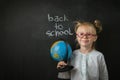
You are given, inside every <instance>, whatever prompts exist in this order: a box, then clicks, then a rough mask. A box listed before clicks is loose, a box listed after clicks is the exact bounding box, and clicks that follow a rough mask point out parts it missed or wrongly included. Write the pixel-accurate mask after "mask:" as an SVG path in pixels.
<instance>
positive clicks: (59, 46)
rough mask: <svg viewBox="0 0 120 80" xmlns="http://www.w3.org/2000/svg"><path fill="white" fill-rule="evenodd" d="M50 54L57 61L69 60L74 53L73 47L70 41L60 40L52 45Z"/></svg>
mask: <svg viewBox="0 0 120 80" xmlns="http://www.w3.org/2000/svg"><path fill="white" fill-rule="evenodd" d="M50 55H51V57H52V58H53V59H54V60H55V61H62V60H65V61H67V60H68V59H70V57H71V55H72V48H71V46H70V44H69V43H67V42H65V41H63V40H58V41H55V42H54V43H53V44H52V46H51V47H50Z"/></svg>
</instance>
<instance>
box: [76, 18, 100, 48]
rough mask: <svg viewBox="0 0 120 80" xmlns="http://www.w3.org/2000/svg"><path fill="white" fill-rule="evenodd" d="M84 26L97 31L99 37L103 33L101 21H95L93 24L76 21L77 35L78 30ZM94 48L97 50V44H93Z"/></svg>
mask: <svg viewBox="0 0 120 80" xmlns="http://www.w3.org/2000/svg"><path fill="white" fill-rule="evenodd" d="M82 25H88V26H90V27H93V28H94V29H95V31H96V35H97V36H98V35H99V33H100V32H101V31H102V24H101V22H100V20H95V21H94V22H93V23H92V22H86V21H75V22H74V26H75V28H74V31H75V33H76V31H77V29H78V28H79V27H80V26H82ZM75 41H77V40H75ZM78 46H79V44H78V42H77V44H76V47H78ZM92 48H95V42H94V43H93V46H92Z"/></svg>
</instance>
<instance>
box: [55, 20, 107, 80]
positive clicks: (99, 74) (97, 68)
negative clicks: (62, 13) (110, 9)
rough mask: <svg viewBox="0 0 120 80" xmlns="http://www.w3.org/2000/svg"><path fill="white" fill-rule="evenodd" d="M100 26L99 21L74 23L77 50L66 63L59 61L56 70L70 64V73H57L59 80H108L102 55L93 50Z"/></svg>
mask: <svg viewBox="0 0 120 80" xmlns="http://www.w3.org/2000/svg"><path fill="white" fill-rule="evenodd" d="M101 30H102V26H101V24H100V21H99V20H95V21H94V23H90V22H81V21H76V24H75V33H76V41H77V42H78V45H79V47H80V48H79V49H76V50H74V51H73V54H72V57H71V59H70V60H69V61H68V63H65V62H64V61H60V62H58V64H57V68H60V67H61V66H64V65H67V64H70V65H72V66H74V68H73V69H72V70H70V71H66V72H59V73H58V78H59V79H61V80H67V79H68V80H108V71H107V67H106V63H105V59H104V55H103V54H102V53H101V52H99V51H97V50H96V49H95V42H96V40H97V38H98V34H99V33H100V32H101Z"/></svg>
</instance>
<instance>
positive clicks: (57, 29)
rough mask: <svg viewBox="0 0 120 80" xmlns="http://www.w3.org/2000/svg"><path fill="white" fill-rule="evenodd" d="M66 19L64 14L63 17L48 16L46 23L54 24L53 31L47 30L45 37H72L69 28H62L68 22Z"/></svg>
mask: <svg viewBox="0 0 120 80" xmlns="http://www.w3.org/2000/svg"><path fill="white" fill-rule="evenodd" d="M68 21H69V20H68V18H67V17H66V15H65V14H64V15H63V16H51V15H50V14H48V22H55V24H54V30H47V31H46V35H47V36H49V37H53V36H55V37H59V36H63V35H65V36H66V35H73V33H72V31H71V29H70V27H68V28H64V25H63V24H64V22H68Z"/></svg>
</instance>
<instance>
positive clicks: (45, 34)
mask: <svg viewBox="0 0 120 80" xmlns="http://www.w3.org/2000/svg"><path fill="white" fill-rule="evenodd" d="M118 3H119V2H118V1H114V0H112V1H101V0H99V1H97V0H71V1H65V0H51V1H49V0H48V1H45V0H40V1H35V0H33V1H27V0H23V1H22V0H19V1H14V0H10V1H7V0H4V1H2V2H1V3H0V4H1V13H0V14H1V15H0V17H1V18H0V63H1V70H0V80H9V79H12V80H42V79H44V80H56V78H57V71H56V63H57V62H55V61H53V60H52V59H51V57H50V53H49V50H50V46H51V44H52V43H53V42H54V41H56V40H58V39H64V40H66V41H68V42H69V43H70V45H71V46H72V49H73V50H74V49H76V47H75V34H74V26H73V22H74V21H75V20H79V19H80V20H86V21H91V22H92V21H94V20H95V19H99V20H101V22H102V24H103V32H102V33H101V34H100V36H99V39H98V41H97V49H98V50H100V51H101V52H103V53H104V55H105V59H106V63H107V65H108V70H109V77H110V80H113V79H114V80H115V79H117V78H118V77H119V75H117V73H118V72H119V71H118V70H119V67H120V63H118V62H119V57H120V56H119V41H120V38H119V25H120V23H119V19H120V10H119V8H118V7H119V5H118Z"/></svg>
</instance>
